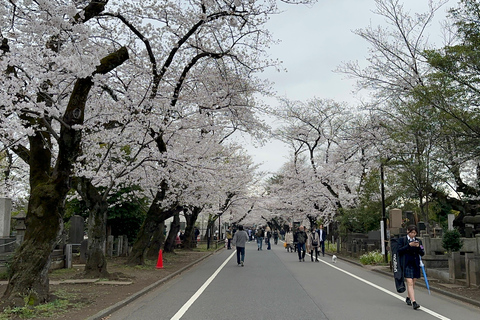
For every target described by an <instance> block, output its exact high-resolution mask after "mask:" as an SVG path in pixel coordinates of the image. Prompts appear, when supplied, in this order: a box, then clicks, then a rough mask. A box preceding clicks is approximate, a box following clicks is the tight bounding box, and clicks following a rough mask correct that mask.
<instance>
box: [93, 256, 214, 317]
mask: <svg viewBox="0 0 480 320" xmlns="http://www.w3.org/2000/svg"><path fill="white" fill-rule="evenodd" d="M222 249H223V247H222V248H220V249H217V250H215V251H214V252H212V253H210V254H207V255H206V256H204V257H201V258H200V259H198V260H196V261H194V262H192V263H190V264H189V265H186V266H185V267H183V268H181V269H179V270H177V271H175V272H173V273H172V274H169V275H168V276H166V277H165V278H162V279H160V280H158V281H157V282H155V283H153V284H151V285H149V286H148V287H146V288H144V289H142V290H140V291H138V292H136V293H134V294H132V295H131V296H130V297H128V298H126V299H124V300H122V301H119V302H117V303H116V304H114V305H113V306H110V307H108V308H106V309H103V310H101V311H99V312H97V313H96V314H94V315H93V316H91V317H88V318H87V319H86V320H102V319H103V318H105V317H107V316H108V315H109V314H112V313H113V312H115V311H117V310H119V309H121V308H122V307H124V306H126V305H127V304H129V303H130V302H132V301H134V300H136V299H138V298H140V297H141V296H143V295H144V294H146V293H148V292H150V291H152V290H153V289H155V288H157V287H158V286H160V285H162V284H163V283H165V282H167V281H168V280H170V279H172V278H173V277H175V276H177V275H179V274H180V273H182V272H184V271H186V270H188V269H190V268H191V267H193V266H194V265H196V264H197V263H199V262H201V261H203V260H205V259H206V258H208V257H210V256H211V255H213V254H214V253H217V252H218V251H220V250H222Z"/></svg>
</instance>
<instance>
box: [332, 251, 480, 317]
mask: <svg viewBox="0 0 480 320" xmlns="http://www.w3.org/2000/svg"><path fill="white" fill-rule="evenodd" d="M337 258H338V259H341V260H343V261H346V262H349V263H352V264H355V265H357V266H361V267H365V266H364V265H362V264H361V263H358V262H356V261H353V260H349V259H346V258H344V257H341V256H337ZM371 270H372V271H374V272H377V273H380V274H383V275H385V276H388V277H392V278H393V274H392V273H389V272H385V271H383V270H378V269H371ZM416 285H417V286H420V287H423V288H427V286H426V285H425V284H424V283H422V282H417V283H416ZM430 291H433V292H436V293H439V294H441V295H444V296H447V297H450V298H453V299H455V300H459V301H463V302H466V303H469V304H472V305H474V306H476V307H480V302H479V301H476V300H472V299H470V298H467V297H464V296H461V295H458V294H455V293H451V292H449V291H444V290H442V289H439V288H435V287H432V286H431V285H430Z"/></svg>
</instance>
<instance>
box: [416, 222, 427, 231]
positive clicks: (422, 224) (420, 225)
mask: <svg viewBox="0 0 480 320" xmlns="http://www.w3.org/2000/svg"><path fill="white" fill-rule="evenodd" d="M418 230H419V231H420V232H422V231H425V232H426V231H427V225H426V224H425V222H423V221H419V222H418Z"/></svg>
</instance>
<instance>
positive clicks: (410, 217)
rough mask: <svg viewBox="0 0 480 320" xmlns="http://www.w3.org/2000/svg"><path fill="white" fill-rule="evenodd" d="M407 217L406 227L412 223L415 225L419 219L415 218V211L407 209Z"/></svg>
mask: <svg viewBox="0 0 480 320" xmlns="http://www.w3.org/2000/svg"><path fill="white" fill-rule="evenodd" d="M405 218H407V222H406V223H405V227H408V226H409V225H411V224H413V225H416V224H417V221H416V219H415V214H414V213H413V211H405Z"/></svg>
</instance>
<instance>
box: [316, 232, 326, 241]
mask: <svg viewBox="0 0 480 320" xmlns="http://www.w3.org/2000/svg"><path fill="white" fill-rule="evenodd" d="M317 233H318V235H319V236H320V229H317ZM326 239H327V231H325V229H322V236H321V237H320V241H325V240H326Z"/></svg>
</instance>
